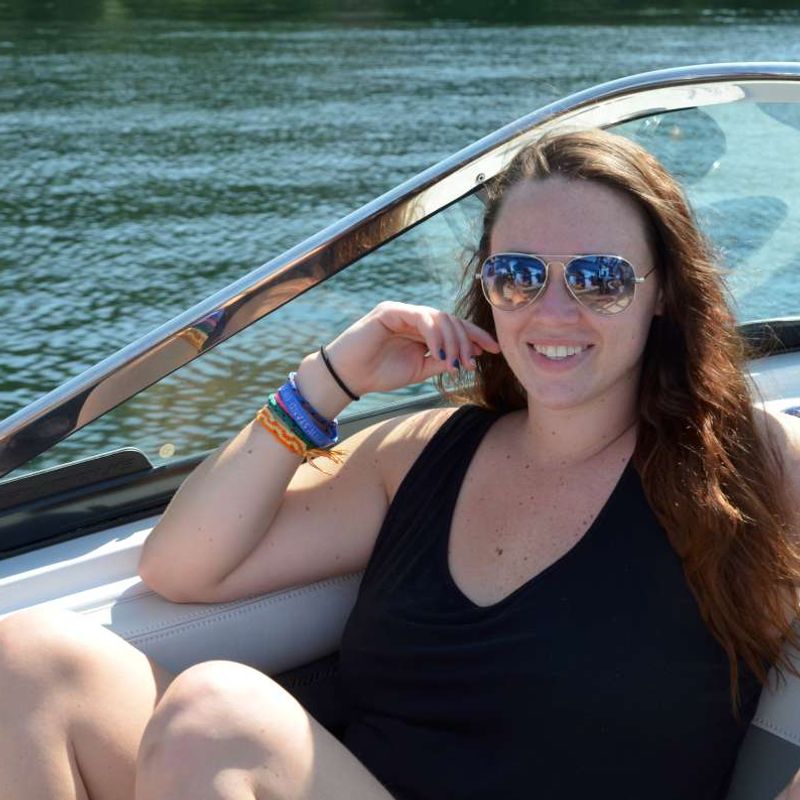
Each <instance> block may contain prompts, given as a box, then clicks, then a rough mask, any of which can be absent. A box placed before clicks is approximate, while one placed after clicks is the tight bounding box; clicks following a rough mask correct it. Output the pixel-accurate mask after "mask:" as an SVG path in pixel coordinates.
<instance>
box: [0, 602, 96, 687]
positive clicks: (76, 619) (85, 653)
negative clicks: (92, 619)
mask: <svg viewBox="0 0 800 800" xmlns="http://www.w3.org/2000/svg"><path fill="white" fill-rule="evenodd" d="M94 627H95V626H92V625H91V623H89V622H87V621H85V620H82V619H81V618H80V616H79V615H77V614H74V613H72V612H69V611H63V610H60V609H54V608H34V609H28V610H25V611H19V612H17V613H15V614H11V615H9V616H8V617H4V618H3V619H2V620H0V675H2V680H3V683H4V685H5V686H6V687H7V686H8V683H7V681H9V680H13V681H15V683H23V684H38V683H41V682H42V681H44V682H45V684H47V685H52V686H53V687H54V688H55V687H58V686H62V687H63V686H64V685H65V684H69V683H72V682H74V681H75V680H77V679H79V676H80V674H81V672H82V671H83V670H85V669H89V668H90V665H91V662H92V660H93V658H96V657H97V656H98V655H99V654H100V653H99V651H98V648H97V647H96V638H97V637H96V636H95V635H94V634H95V631H94V630H93V628H94ZM4 694H8V693H7V692H4Z"/></svg>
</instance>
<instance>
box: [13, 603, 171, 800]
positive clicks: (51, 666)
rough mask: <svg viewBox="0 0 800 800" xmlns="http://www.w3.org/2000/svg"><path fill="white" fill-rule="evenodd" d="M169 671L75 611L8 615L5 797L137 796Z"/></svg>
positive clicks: (79, 799)
mask: <svg viewBox="0 0 800 800" xmlns="http://www.w3.org/2000/svg"><path fill="white" fill-rule="evenodd" d="M171 677H172V676H171V675H170V674H169V673H167V672H166V671H165V670H163V669H161V668H160V667H158V666H156V665H155V664H153V663H152V662H151V661H149V660H148V659H147V658H146V657H145V656H144V655H143V654H142V653H140V652H139V651H138V650H136V649H135V648H134V647H131V645H129V644H128V643H127V642H125V641H124V640H123V639H121V638H120V637H119V636H116V635H115V634H113V633H111V632H110V631H108V630H106V629H105V628H103V627H101V626H99V625H95V624H93V623H90V622H88V621H86V620H84V619H82V618H81V617H80V616H79V615H77V614H71V613H69V612H65V611H58V610H56V609H38V610H37V609H34V610H31V611H25V612H20V613H19V614H13V615H11V616H9V617H6V618H5V619H3V620H0V800H12V798H13V800H20V799H21V798H25V800H133V794H134V788H133V787H134V779H135V765H136V755H137V752H138V749H139V742H140V740H141V736H142V732H143V731H144V728H145V725H146V724H147V721H148V719H149V718H150V715H151V714H152V712H153V708H154V707H155V705H156V703H157V702H158V699H159V698H160V697H161V695H162V694H163V692H164V690H165V689H166V687H167V685H168V684H169V681H170V680H171Z"/></svg>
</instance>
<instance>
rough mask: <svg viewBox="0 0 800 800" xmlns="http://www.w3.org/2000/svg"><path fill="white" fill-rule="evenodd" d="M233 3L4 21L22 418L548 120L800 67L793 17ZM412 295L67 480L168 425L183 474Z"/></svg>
mask: <svg viewBox="0 0 800 800" xmlns="http://www.w3.org/2000/svg"><path fill="white" fill-rule="evenodd" d="M218 5H219V4H218V3H211V2H208V3H204V2H190V1H189V0H186V1H185V2H177V1H175V2H162V3H158V4H155V3H151V2H149V0H148V1H147V2H145V1H144V0H142V2H138V1H135V0H130V1H128V2H123V1H122V0H117V1H116V2H102V1H101V0H80V2H71V3H69V4H67V3H56V2H23V1H22V0H0V164H2V169H0V300H1V301H2V304H3V319H4V322H5V324H4V326H3V339H2V345H0V418H2V417H4V416H6V415H8V414H9V413H11V412H13V411H15V410H17V409H18V408H20V407H22V406H23V405H25V404H26V403H28V402H30V401H32V400H33V399H35V398H36V397H38V396H39V395H41V394H43V393H44V392H46V391H48V390H49V389H51V388H53V387H55V386H56V385H58V384H59V383H61V382H62V381H63V380H65V379H66V378H68V377H71V376H73V375H75V374H77V373H79V372H80V371H82V370H83V369H85V368H87V367H89V366H90V365H92V364H93V363H95V362H96V361H98V360H99V359H101V358H102V357H104V356H106V355H109V354H110V353H112V352H113V351H114V350H116V349H118V348H119V347H121V346H123V345H124V344H126V343H128V342H129V341H131V340H133V339H135V338H136V337H137V336H139V335H141V334H142V333H145V332H146V331H147V330H149V329H151V328H153V327H155V326H157V325H158V324H160V323H162V322H164V321H166V320H167V319H169V318H170V317H171V316H173V315H174V314H176V313H178V312H180V311H182V310H183V309H185V308H187V307H188V306H190V305H191V304H193V303H195V302H197V301H198V300H201V299H202V298H203V297H205V296H206V295H208V294H210V293H211V292H212V291H214V290H216V289H219V288H221V287H223V286H224V285H226V284H227V283H229V282H231V281H232V280H234V279H236V278H237V277H239V276H240V275H242V274H244V273H246V272H248V271H249V270H250V269H252V268H253V267H255V266H257V265H258V264H260V263H262V262H264V261H266V260H267V259H268V258H271V257H272V256H274V255H277V254H278V253H280V252H281V251H282V250H284V249H285V248H287V247H288V246H290V245H292V244H294V243H296V242H298V241H299V240H301V239H303V238H304V237H305V236H307V235H309V234H311V233H313V232H314V231H316V230H318V229H319V228H321V227H323V226H324V225H327V224H329V223H330V222H332V221H334V220H336V219H337V218H338V217H340V216H343V215H344V214H346V213H347V212H349V211H351V210H353V209H354V208H356V207H357V206H359V205H361V204H362V203H364V202H366V201H368V200H370V199H372V198H373V197H375V196H376V195H378V194H380V193H382V192H383V191H385V190H387V189H389V188H391V187H392V186H393V185H395V184H396V183H398V182H400V181H401V180H403V179H405V178H407V177H410V176H411V175H413V174H415V173H416V172H418V171H419V170H421V169H423V168H425V167H427V166H429V165H431V164H432V163H434V162H436V161H438V160H439V159H441V158H442V157H444V156H446V155H448V154H450V153H452V152H454V151H455V150H457V149H459V148H461V147H463V146H464V145H466V144H469V143H470V142H472V141H474V140H475V139H477V138H479V137H480V136H483V135H485V134H486V133H489V132H491V131H492V130H494V129H496V128H498V127H500V126H501V125H503V124H505V123H507V122H509V121H511V120H513V119H515V118H516V117H519V116H521V115H523V114H525V113H527V112H529V111H531V110H533V109H535V108H537V107H539V106H541V105H543V104H545V103H547V102H550V101H552V100H555V99H558V98H559V97H561V96H563V95H566V94H568V93H571V92H573V91H577V90H578V89H582V88H586V87H588V86H591V85H593V84H597V83H600V82H603V81H606V80H610V79H613V78H617V77H621V76H624V75H629V74H633V73H637V72H643V71H646V70H650V69H657V68H661V67H673V66H680V65H685V64H692V63H703V62H720V61H738V60H750V61H759V60H761V61H765V60H795V61H798V60H800V24H799V23H800V11H795V10H792V8H791V6H792V5H794V4H790V3H785V4H784V5H782V6H781V5H779V4H778V5H774V6H773V8H771V9H768V10H763V9H762V10H760V11H755V10H753V9H745V8H741V9H731V8H730V7H729V6H728V7H723V5H722V4H719V6H714V5H713V4H705V5H703V6H699V5H697V4H690V3H686V4H684V5H682V6H679V7H677V8H676V9H675V8H673V9H667V8H651V7H647V6H645V5H644V4H641V3H631V2H626V3H623V2H617V3H611V4H605V3H604V4H603V8H602V10H600V8H599V4H595V5H591V4H588V5H587V4H577V3H572V4H566V5H565V4H562V3H559V4H556V3H545V4H535V8H534V4H533V3H530V4H525V3H517V4H504V3H499V4H498V3H492V4H485V3H464V2H459V3H456V2H443V1H442V2H435V3H402V2H383V3H345V4H341V3H340V4H337V5H334V4H332V3H325V2H308V1H307V2H300V3H292V4H291V5H289V4H281V3H277V4H275V3H273V4H267V3H257V2H233V3H231V4H229V5H227V6H226V9H227V10H226V12H225V15H224V16H223V15H221V14H220V13H219V9H218V8H217V6H218ZM488 5H491V8H490V9H488V10H487V8H486V6H488ZM559 15H560V16H559ZM427 280H428V279H427V278H426V281H427ZM444 283H446V282H444ZM444 283H443V284H442V285H444ZM409 285H413V288H412V289H411V290H410V293H411V295H412V296H415V297H423V298H424V297H425V296H429V288H430V287H429V286H428V283H427V282H422V283H419V284H418V274H417V270H416V265H415V263H414V260H413V259H406V260H404V259H402V258H395V259H394V261H393V262H392V268H391V269H390V270H388V271H387V272H386V273H385V274H383V275H382V276H381V277H380V281H379V282H376V278H375V274H373V275H372V276H371V278H370V279H369V280H367V279H366V278H354V279H353V280H352V282H351V284H348V286H347V290H346V291H342V292H341V293H340V294H339V295H337V293H336V292H337V290H336V288H335V287H332V288H331V289H330V290H329V293H328V295H327V296H328V297H329V298H330V299H331V302H330V305H328V304H326V303H325V302H324V301H323V302H319V301H318V302H316V303H315V304H314V306H309V305H307V306H306V307H298V309H297V311H296V316H295V317H291V316H286V315H284V317H283V318H282V319H281V321H280V326H282V327H281V328H280V329H278V328H276V326H275V325H273V326H272V328H270V329H269V330H267V329H264V331H266V332H264V331H262V332H259V333H253V334H252V335H250V336H249V338H248V337H245V338H242V340H241V343H240V345H239V346H238V348H237V349H236V350H235V351H234V350H230V351H229V357H228V359H227V361H226V362H224V363H223V362H222V361H221V360H217V361H214V360H213V359H211V360H208V364H207V365H206V366H205V367H204V368H202V369H201V368H200V367H192V368H190V369H189V370H188V371H187V372H186V373H185V375H184V377H182V378H179V377H176V378H174V379H172V383H170V384H168V386H167V388H164V389H158V390H156V393H155V394H154V393H153V392H151V393H147V394H149V395H150V397H151V398H152V399H150V400H146V399H145V400H142V401H141V403H140V410H138V411H137V410H136V409H135V408H132V409H129V410H128V411H127V412H125V414H117V417H116V421H114V419H110V420H109V421H108V424H107V425H106V423H103V425H102V426H100V427H97V428H95V430H94V431H91V430H89V431H86V432H84V433H82V434H78V435H76V436H75V437H73V440H71V441H70V442H67V443H65V444H64V445H63V446H62V449H61V451H60V452H61V455H60V456H58V457H56V458H55V460H59V459H60V460H64V459H66V458H68V457H76V456H78V455H85V454H88V453H89V452H91V451H92V449H96V448H101V449H111V448H112V447H114V446H121V445H124V444H132V445H137V446H142V447H144V449H146V450H148V451H150V454H151V455H152V454H153V452H152V451H155V452H156V453H157V451H158V449H159V448H160V447H161V446H162V445H163V443H164V442H166V441H170V442H171V441H174V440H175V436H168V435H167V434H165V433H164V432H163V428H164V426H165V422H164V417H163V412H164V410H165V408H166V409H168V411H169V413H170V414H171V415H172V416H171V417H170V420H169V423H168V424H167V427H174V428H175V429H176V430H177V429H185V428H186V426H188V427H189V428H191V435H190V436H189V440H190V441H189V442H187V443H186V444H185V445H183V446H182V447H180V448H179V453H178V454H179V455H186V454H187V453H188V452H196V451H198V450H200V449H205V448H207V447H210V446H211V445H212V444H213V443H214V441H216V439H217V438H218V437H219V436H221V435H226V434H227V433H230V432H232V431H233V430H235V427H236V426H238V424H239V423H240V422H244V421H246V419H241V414H242V413H243V412H242V411H241V410H240V411H237V414H236V415H233V416H232V417H230V416H226V415H224V414H220V413H219V412H218V408H220V407H221V405H223V404H224V403H225V402H227V401H226V398H230V397H239V398H244V400H243V403H244V405H245V406H246V407H248V408H249V407H250V406H252V405H253V404H254V403H256V401H257V398H262V400H261V402H263V397H264V396H265V394H266V392H267V391H268V390H269V389H271V388H272V385H273V384H274V383H275V382H276V381H277V380H278V379H279V376H282V375H284V374H285V372H286V371H287V369H288V368H290V367H291V366H292V365H294V364H295V363H296V362H297V360H298V359H299V358H300V357H302V355H303V354H304V353H305V352H306V351H307V349H308V348H309V347H311V346H314V345H315V344H316V342H317V341H318V340H319V339H320V338H323V339H324V338H325V337H327V336H328V335H329V334H330V332H331V331H332V330H335V329H336V328H337V327H339V326H341V325H342V324H345V323H346V322H347V321H348V320H349V319H351V318H354V317H356V316H358V315H359V314H360V313H361V310H362V309H365V308H366V307H368V304H369V303H371V302H372V301H373V300H374V299H378V298H380V297H381V296H384V295H386V294H387V293H391V291H392V289H393V287H408V286H409ZM448 291H449V290H448ZM354 293H355V294H356V295H358V296H357V297H356V298H355V299H354ZM322 297H323V298H324V297H326V295H325V294H323V295H322ZM276 325H277V323H276ZM192 370H193V371H192ZM159 392H160V393H159ZM143 397H144V396H143ZM136 402H139V401H136ZM198 404H199V409H198ZM243 407H244V406H243ZM113 416H114V415H112V417H113ZM198 417H202V419H203V422H202V424H200V423H197V422H196V420H197V418H198ZM42 463H45V462H42Z"/></svg>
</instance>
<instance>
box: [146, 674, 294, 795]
mask: <svg viewBox="0 0 800 800" xmlns="http://www.w3.org/2000/svg"><path fill="white" fill-rule="evenodd" d="M298 711H300V712H302V708H301V707H300V706H299V704H298V703H297V701H296V700H294V698H293V697H292V696H291V695H289V694H288V693H287V692H286V691H285V690H284V689H282V688H281V687H280V686H278V684H276V683H275V682H274V681H272V680H271V679H270V678H268V677H267V676H266V675H263V674H262V673H260V672H258V671H257V670H254V669H251V668H250V667H247V666H245V665H243V664H237V663H235V662H231V661H208V662H205V663H203V664H197V665H196V666H193V667H190V668H189V669H187V670H186V671H184V672H182V673H181V674H180V675H178V676H177V677H176V678H175V679H174V680H173V682H172V683H171V684H170V686H169V688H168V689H167V691H166V692H165V694H164V696H163V697H162V698H161V701H160V702H159V704H158V706H157V708H156V710H155V713H154V714H153V716H152V717H151V719H150V722H149V723H148V725H147V728H146V729H145V732H144V735H143V737H142V742H141V746H140V748H139V763H138V769H139V771H140V772H153V771H155V772H158V773H163V774H168V775H170V776H171V777H172V778H174V779H180V774H181V773H182V772H184V771H186V772H190V773H191V772H194V771H195V770H196V769H197V768H198V766H200V767H202V765H208V766H209V767H211V766H212V764H213V763H214V762H216V761H218V760H221V761H225V762H226V763H227V764H228V766H229V767H232V768H235V769H242V770H251V769H254V768H257V767H259V766H260V765H263V764H264V763H265V762H266V761H267V760H269V759H270V758H272V757H273V756H275V755H278V754H279V750H280V742H281V738H282V737H281V734H280V728H281V726H282V724H284V722H283V721H285V720H286V718H287V716H292V715H294V714H297V713H298Z"/></svg>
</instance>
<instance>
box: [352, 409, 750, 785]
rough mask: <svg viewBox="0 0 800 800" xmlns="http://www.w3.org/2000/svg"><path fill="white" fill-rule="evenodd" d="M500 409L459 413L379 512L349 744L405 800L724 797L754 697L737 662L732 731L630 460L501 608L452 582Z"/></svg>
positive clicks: (722, 662)
mask: <svg viewBox="0 0 800 800" xmlns="http://www.w3.org/2000/svg"><path fill="white" fill-rule="evenodd" d="M497 417H498V415H497V414H494V413H491V412H487V411H485V410H482V409H479V408H476V407H474V406H467V407H465V408H462V409H459V410H458V411H457V412H455V413H454V414H453V415H452V416H451V417H450V419H448V420H447V422H446V423H445V424H444V425H443V426H442V427H441V428H440V429H439V431H438V432H437V433H436V435H435V436H434V437H433V438H432V440H431V441H430V442H429V443H428V444H427V446H426V447H425V449H424V450H423V452H422V454H421V455H420V457H419V459H418V460H417V461H416V463H415V464H414V465H413V466H412V468H411V469H410V470H409V472H408V474H407V475H406V477H405V479H404V480H403V482H402V484H401V485H400V488H399V489H398V491H397V494H396V496H395V498H394V501H393V502H392V504H391V506H390V508H389V511H388V513H387V516H386V519H385V521H384V524H383V527H382V529H381V531H380V533H379V535H378V538H377V541H376V544H375V549H374V551H373V554H372V557H371V559H370V561H369V564H368V566H367V569H366V573H365V575H364V579H363V582H362V584H361V589H360V592H359V596H358V600H357V602H356V605H355V608H354V610H353V612H352V615H351V616H350V619H349V621H348V623H347V626H346V629H345V632H344V636H343V640H342V646H341V675H342V680H343V683H344V687H345V689H346V691H347V693H348V694H349V696H350V702H351V704H352V709H353V716H352V719H351V721H350V723H349V725H348V727H347V729H346V731H345V734H344V743H345V744H346V745H347V746H348V747H349V748H350V749H351V750H352V752H353V753H354V754H355V755H356V756H357V757H358V758H359V759H360V760H361V761H362V762H363V763H364V764H365V765H366V766H367V768H368V769H370V771H371V772H372V773H373V774H374V775H375V776H376V777H377V778H378V779H379V780H380V781H381V782H382V783H383V784H384V785H385V786H386V788H387V789H388V790H389V791H390V792H392V793H393V794H394V795H395V797H397V798H402V799H403V800H478V798H480V800H486V799H487V798H491V799H492V800H494V798H503V800H517V799H518V800H523V798H524V800H530V799H531V798H536V800H551V799H552V800H555V799H556V798H558V800H564V799H565V798H566V799H567V800H571V798H578V797H614V798H616V800H625V798H636V799H637V800H638V798H642V797H646V798H648V800H677V799H678V798H680V800H709V799H710V798H720V797H724V794H725V791H726V786H727V783H728V780H729V775H730V770H731V768H732V766H733V762H734V759H735V756H736V751H737V748H738V745H739V743H740V741H741V738H742V736H743V734H744V731H745V728H746V725H747V723H748V722H749V721H750V718H751V717H752V716H753V713H754V712H755V706H756V704H757V700H758V695H759V690H760V689H759V686H758V684H757V682H756V680H755V678H754V677H753V676H752V675H751V674H750V673H749V672H747V671H746V670H745V671H744V672H743V679H742V683H741V690H742V722H741V723H737V722H736V721H735V720H734V718H733V715H732V711H731V701H730V684H729V671H728V660H727V658H726V656H725V653H724V652H723V650H722V648H721V647H720V646H719V645H718V644H717V642H716V640H715V639H714V638H713V637H712V636H711V634H710V633H709V631H708V630H707V628H706V626H705V625H704V623H703V621H702V619H701V617H700V614H699V610H698V607H697V604H696V602H695V600H694V598H693V596H692V594H691V592H690V591H689V589H688V587H687V584H686V581H685V579H684V574H683V570H682V567H681V562H680V560H679V558H678V557H677V555H676V554H675V552H674V551H673V550H672V548H671V546H670V545H669V542H668V540H667V537H666V534H665V533H664V531H663V529H662V528H661V527H660V526H659V524H658V522H657V521H656V519H655V517H654V515H653V513H652V511H651V510H650V508H649V506H648V504H647V501H646V499H645V496H644V492H643V489H642V485H641V482H640V479H639V475H638V473H637V472H636V470H635V468H634V467H633V465H632V463H628V465H627V467H626V468H625V471H624V472H623V474H622V476H621V478H620V480H619V482H618V484H617V486H616V487H615V488H614V490H613V492H612V494H611V496H610V497H609V499H608V501H607V502H606V504H605V506H604V507H603V509H602V511H601V512H600V514H599V515H598V516H597V518H596V519H595V521H594V522H593V523H592V525H591V527H590V528H589V530H588V531H587V532H586V534H585V535H584V536H583V538H582V539H581V540H580V541H579V542H578V543H577V544H576V545H575V546H574V547H573V548H572V549H571V550H570V551H569V552H568V553H567V554H566V555H564V556H563V557H562V558H561V559H559V560H558V561H556V562H555V563H554V564H553V565H551V566H550V567H548V568H547V569H545V570H544V571H543V572H541V573H540V574H539V575H537V576H536V577H534V578H533V579H531V580H529V581H528V582H527V583H525V584H524V585H522V586H521V587H519V588H518V589H517V590H516V591H514V592H513V593H512V594H510V595H508V596H507V597H505V598H504V599H503V600H501V601H500V602H498V603H495V604H494V605H491V606H488V607H480V606H477V605H475V604H474V603H473V602H472V601H470V600H469V599H468V598H467V597H466V596H465V595H464V594H463V593H462V592H461V591H460V590H459V589H458V587H457V586H456V585H455V583H454V581H453V580H452V577H451V575H450V572H449V568H448V543H449V542H448V540H449V532H450V523H451V519H452V516H453V510H454V507H455V504H456V499H457V497H458V493H459V489H460V487H461V483H462V480H463V478H464V475H465V473H466V471H467V467H468V466H469V463H470V460H471V458H472V456H473V454H474V452H475V450H476V449H477V447H478V445H479V444H480V442H481V439H482V438H483V436H484V434H485V433H486V431H487V430H488V429H489V427H490V425H491V424H492V423H493V422H494V420H495V419H497ZM521 480H523V478H521V477H520V476H519V475H509V476H507V481H508V487H509V488H508V492H509V502H512V501H513V498H514V492H515V488H514V487H515V484H516V482H517V481H521ZM526 491H527V490H526ZM743 669H744V668H743Z"/></svg>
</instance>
